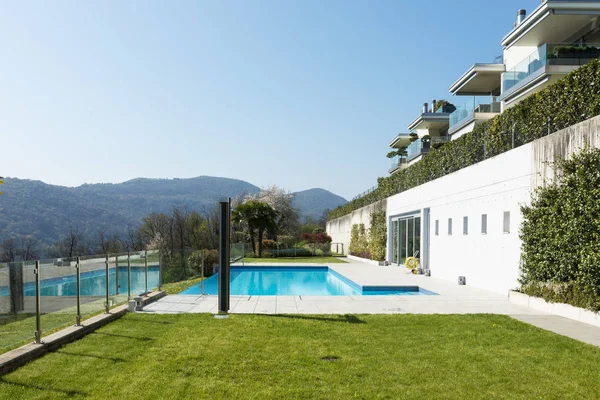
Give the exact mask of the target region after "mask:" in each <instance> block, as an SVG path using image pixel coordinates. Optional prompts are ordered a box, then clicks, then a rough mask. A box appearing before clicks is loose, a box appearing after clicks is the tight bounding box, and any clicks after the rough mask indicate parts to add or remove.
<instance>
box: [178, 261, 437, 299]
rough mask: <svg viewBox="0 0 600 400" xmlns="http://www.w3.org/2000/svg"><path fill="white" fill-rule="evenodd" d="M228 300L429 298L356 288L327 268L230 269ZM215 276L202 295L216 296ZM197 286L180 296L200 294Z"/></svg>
mask: <svg viewBox="0 0 600 400" xmlns="http://www.w3.org/2000/svg"><path fill="white" fill-rule="evenodd" d="M230 282H231V295H232V296H244V295H246V296H369V295H406V296H416V295H432V294H435V293H433V292H429V291H426V290H423V289H420V288H419V287H418V286H385V287H382V286H360V285H358V284H356V283H354V282H352V281H351V280H350V279H348V278H346V277H345V276H343V275H341V274H340V273H338V272H336V271H334V270H332V269H330V268H328V267H312V266H311V267H258V266H252V267H231V280H230ZM218 285H219V284H218V274H216V275H213V276H211V277H210V278H208V279H206V280H205V281H204V294H211V295H216V294H218ZM201 293H202V292H201V286H200V284H197V285H194V286H192V287H190V288H188V289H186V290H185V291H183V292H181V294H184V295H185V294H189V295H199V294H201Z"/></svg>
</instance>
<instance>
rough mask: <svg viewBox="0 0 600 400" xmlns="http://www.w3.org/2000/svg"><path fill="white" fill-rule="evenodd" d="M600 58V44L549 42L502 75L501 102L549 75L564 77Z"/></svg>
mask: <svg viewBox="0 0 600 400" xmlns="http://www.w3.org/2000/svg"><path fill="white" fill-rule="evenodd" d="M598 57H600V45H589V44H588V45H577V44H564V43H546V44H543V45H541V46H540V47H538V49H537V50H536V51H534V52H533V53H531V54H530V55H529V56H528V57H526V58H525V59H524V60H522V61H521V62H520V63H519V64H517V65H516V66H515V67H513V68H511V69H510V70H508V71H506V72H505V73H503V74H502V99H503V100H504V99H505V98H507V97H510V96H511V95H512V94H515V93H516V92H518V91H519V90H520V89H522V88H525V87H527V86H529V84H530V83H531V84H533V83H534V82H537V80H538V79H537V78H542V77H544V76H545V75H548V74H553V73H554V74H560V75H564V74H567V73H569V72H571V71H572V70H574V69H576V68H578V67H579V66H581V65H584V64H586V63H587V62H589V61H591V60H593V59H594V58H598Z"/></svg>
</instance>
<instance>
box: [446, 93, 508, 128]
mask: <svg viewBox="0 0 600 400" xmlns="http://www.w3.org/2000/svg"><path fill="white" fill-rule="evenodd" d="M493 100H494V99H493V98H492V97H491V96H476V97H470V98H469V99H468V100H467V102H466V103H464V104H463V105H461V106H459V107H457V108H456V111H454V112H453V113H452V114H450V128H449V129H450V130H452V128H454V127H457V126H460V125H461V124H462V123H464V122H466V121H468V120H471V119H473V118H475V113H480V112H481V113H499V112H500V103H498V102H496V101H493Z"/></svg>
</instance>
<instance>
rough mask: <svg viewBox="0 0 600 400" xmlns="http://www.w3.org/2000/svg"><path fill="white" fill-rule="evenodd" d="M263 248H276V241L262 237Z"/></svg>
mask: <svg viewBox="0 0 600 400" xmlns="http://www.w3.org/2000/svg"><path fill="white" fill-rule="evenodd" d="M262 243H263V249H265V250H273V249H276V248H277V242H276V241H274V240H271V239H264V240H263V241H262Z"/></svg>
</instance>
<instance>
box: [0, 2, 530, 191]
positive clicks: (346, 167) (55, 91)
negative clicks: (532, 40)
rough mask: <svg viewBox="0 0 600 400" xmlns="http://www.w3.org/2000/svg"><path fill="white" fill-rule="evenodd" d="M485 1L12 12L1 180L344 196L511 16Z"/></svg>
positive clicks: (382, 169) (0, 46)
mask: <svg viewBox="0 0 600 400" xmlns="http://www.w3.org/2000/svg"><path fill="white" fill-rule="evenodd" d="M538 4H539V1H538V0H519V1H515V0H505V1H502V2H488V1H466V0H460V1H437V0H430V1H418V2H417V1H400V0H397V1H380V0H375V1H341V0H326V1H323V0H319V1H309V0H303V1H283V0H270V1H210V2H204V1H79V0H76V1H52V2H49V1H38V2H31V1H16V2H3V5H2V10H1V12H0V59H1V60H2V62H0V139H1V140H2V142H1V143H2V145H1V146H2V147H1V148H0V149H1V151H0V175H4V176H11V177H19V178H29V179H38V180H42V181H44V182H48V183H53V184H60V185H66V186H76V185H80V184H82V183H97V182H122V181H125V180H128V179H131V178H135V177H152V178H173V177H179V178H186V177H193V176H198V175H213V176H224V177H231V178H238V179H243V180H247V181H249V182H251V183H254V184H256V185H259V186H267V185H271V184H277V185H279V186H282V187H284V188H287V189H289V190H293V191H296V190H303V189H308V188H311V187H323V188H325V189H328V190H331V191H333V192H335V193H337V194H340V195H342V196H344V197H346V198H351V197H352V196H354V195H356V194H357V193H359V192H361V191H363V190H365V189H367V188H369V187H370V186H373V185H375V184H376V180H377V177H379V176H385V175H387V169H388V167H389V160H388V159H387V158H386V157H385V155H386V153H387V151H388V149H387V143H389V141H390V140H391V139H392V138H393V137H394V136H395V134H396V133H399V132H405V131H406V126H407V125H408V123H410V122H411V121H412V120H413V119H414V118H415V117H416V116H417V115H418V113H419V111H420V108H421V105H422V103H423V102H430V101H431V99H434V98H436V99H440V98H446V99H449V100H451V101H452V102H454V103H455V104H457V105H458V104H460V103H461V102H462V101H463V100H461V99H460V98H450V97H451V96H450V95H449V94H448V92H447V90H448V87H449V86H450V84H451V83H452V82H454V81H455V80H456V79H457V78H458V77H459V76H460V75H462V73H464V72H465V71H466V70H467V68H468V67H469V66H470V65H472V64H473V63H474V62H491V61H492V60H493V59H494V57H495V56H498V55H501V54H502V49H501V47H500V40H501V38H502V37H503V36H504V35H505V34H506V33H508V32H509V31H510V29H511V27H512V24H513V22H514V20H515V19H516V14H517V9H519V8H526V9H527V11H528V12H531V11H532V10H533V9H534V8H535V7H536V6H537V5H538Z"/></svg>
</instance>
